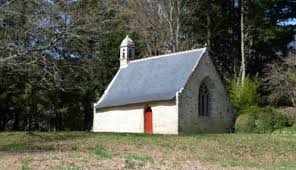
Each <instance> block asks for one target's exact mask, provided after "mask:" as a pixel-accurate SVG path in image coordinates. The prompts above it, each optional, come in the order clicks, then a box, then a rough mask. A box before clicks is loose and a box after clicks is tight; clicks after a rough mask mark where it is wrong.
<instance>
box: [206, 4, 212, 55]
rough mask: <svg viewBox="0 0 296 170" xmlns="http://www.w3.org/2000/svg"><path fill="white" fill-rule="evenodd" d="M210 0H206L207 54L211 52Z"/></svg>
mask: <svg viewBox="0 0 296 170" xmlns="http://www.w3.org/2000/svg"><path fill="white" fill-rule="evenodd" d="M211 7H212V5H211V1H210V0H208V12H207V48H208V51H209V54H211V46H212V41H211V40H212V19H211V9H212V8H211Z"/></svg>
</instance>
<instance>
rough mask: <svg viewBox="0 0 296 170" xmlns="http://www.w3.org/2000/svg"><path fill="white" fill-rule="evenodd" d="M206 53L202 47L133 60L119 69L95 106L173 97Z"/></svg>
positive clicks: (101, 106)
mask: <svg viewBox="0 0 296 170" xmlns="http://www.w3.org/2000/svg"><path fill="white" fill-rule="evenodd" d="M204 52H205V49H204V48H203V49H197V50H190V51H185V52H179V53H173V54H167V55H163V56H158V57H154V58H153V57H152V58H147V59H140V60H135V61H132V62H130V63H129V64H128V66H127V67H126V68H120V70H119V71H118V72H117V74H116V76H115V77H114V79H113V80H112V82H111V83H110V85H109V87H108V88H107V89H106V91H105V94H104V95H103V96H102V98H101V99H100V101H99V102H98V103H97V104H96V105H95V108H104V107H111V106H119V105H127V104H134V103H143V102H149V101H162V100H171V99H173V98H174V97H175V96H176V92H177V91H179V90H180V89H181V88H183V87H184V86H185V84H186V82H187V80H188V78H189V76H190V75H191V73H192V71H193V69H194V67H195V65H197V64H198V61H199V59H200V58H201V57H202V55H203V54H204Z"/></svg>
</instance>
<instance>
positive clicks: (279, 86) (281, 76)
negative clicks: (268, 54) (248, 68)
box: [263, 51, 296, 107]
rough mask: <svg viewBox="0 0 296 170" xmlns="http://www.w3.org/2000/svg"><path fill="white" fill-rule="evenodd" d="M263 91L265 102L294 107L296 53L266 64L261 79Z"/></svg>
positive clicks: (292, 52) (295, 104) (295, 95)
mask: <svg viewBox="0 0 296 170" xmlns="http://www.w3.org/2000/svg"><path fill="white" fill-rule="evenodd" d="M263 91H264V93H265V94H267V101H268V102H269V103H270V104H275V105H292V106H294V107H296V52H295V51H291V52H290V53H289V56H288V58H286V59H284V60H283V61H277V62H274V63H272V64H268V65H267V67H266V69H265V76H264V78H263Z"/></svg>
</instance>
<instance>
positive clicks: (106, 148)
mask: <svg viewBox="0 0 296 170" xmlns="http://www.w3.org/2000/svg"><path fill="white" fill-rule="evenodd" d="M141 168H143V169H157V168H158V169H296V130H295V129H293V131H292V130H282V131H278V132H276V133H273V134H206V135H202V134H200V135H187V136H168V135H151V136H147V135H137V134H105V133H87V132H58V133H42V132H10V133H0V169H23V170H29V169H57V170H60V169H69V170H70V169H71V170H72V169H73V170H74V169H141Z"/></svg>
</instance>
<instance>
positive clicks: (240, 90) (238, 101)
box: [230, 77, 258, 114]
mask: <svg viewBox="0 0 296 170" xmlns="http://www.w3.org/2000/svg"><path fill="white" fill-rule="evenodd" d="M238 81H239V78H235V79H233V80H232V81H231V85H230V98H231V103H232V106H233V108H234V110H235V112H236V113H237V114H239V113H240V112H241V111H242V110H243V109H245V108H248V107H251V106H255V105H257V100H258V94H257V88H258V80H257V78H255V79H251V78H250V77H246V78H245V81H244V85H243V86H241V85H240V83H238Z"/></svg>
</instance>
